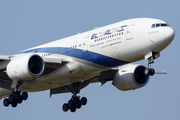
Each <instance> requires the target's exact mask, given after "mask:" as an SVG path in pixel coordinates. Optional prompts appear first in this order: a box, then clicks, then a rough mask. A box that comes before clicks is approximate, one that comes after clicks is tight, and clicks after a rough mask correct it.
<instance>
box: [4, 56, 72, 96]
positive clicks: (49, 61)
mask: <svg viewBox="0 0 180 120" xmlns="http://www.w3.org/2000/svg"><path fill="white" fill-rule="evenodd" d="M12 57H14V56H5V55H0V99H2V98H4V97H7V96H9V95H10V94H11V93H12V90H13V88H12V87H11V86H12V83H13V80H11V79H10V78H9V76H8V75H7V74H6V67H7V65H8V63H9V62H10V58H12ZM43 61H44V63H45V69H44V72H43V74H42V75H46V74H49V73H51V72H53V71H55V70H57V69H58V68H60V67H61V66H62V65H64V64H66V63H67V62H69V60H68V59H67V58H58V57H47V58H43Z"/></svg>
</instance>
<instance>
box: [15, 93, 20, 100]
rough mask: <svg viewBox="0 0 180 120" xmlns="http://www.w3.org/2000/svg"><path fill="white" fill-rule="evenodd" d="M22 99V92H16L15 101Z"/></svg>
mask: <svg viewBox="0 0 180 120" xmlns="http://www.w3.org/2000/svg"><path fill="white" fill-rule="evenodd" d="M19 98H20V92H19V91H16V92H15V93H14V99H15V100H18V99H19Z"/></svg>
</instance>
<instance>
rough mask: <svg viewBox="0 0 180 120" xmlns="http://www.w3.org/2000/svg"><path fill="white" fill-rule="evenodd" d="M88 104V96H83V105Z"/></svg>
mask: <svg viewBox="0 0 180 120" xmlns="http://www.w3.org/2000/svg"><path fill="white" fill-rule="evenodd" d="M86 104H87V98H86V97H82V98H81V105H86Z"/></svg>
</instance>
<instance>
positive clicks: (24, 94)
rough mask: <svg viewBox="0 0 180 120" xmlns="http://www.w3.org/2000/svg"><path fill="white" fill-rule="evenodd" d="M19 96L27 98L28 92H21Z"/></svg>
mask: <svg viewBox="0 0 180 120" xmlns="http://www.w3.org/2000/svg"><path fill="white" fill-rule="evenodd" d="M21 96H22V99H23V100H27V99H28V93H27V92H23V93H22V95H21Z"/></svg>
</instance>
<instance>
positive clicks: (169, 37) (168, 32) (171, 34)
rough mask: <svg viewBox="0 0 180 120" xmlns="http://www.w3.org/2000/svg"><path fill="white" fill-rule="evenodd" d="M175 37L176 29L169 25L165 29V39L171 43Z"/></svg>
mask: <svg viewBox="0 0 180 120" xmlns="http://www.w3.org/2000/svg"><path fill="white" fill-rule="evenodd" d="M174 37H175V31H174V30H173V29H172V28H171V27H169V28H168V29H166V30H165V39H166V41H167V42H168V43H171V42H172V41H173V39H174Z"/></svg>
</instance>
